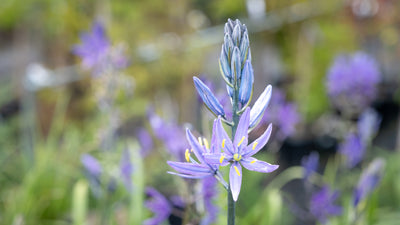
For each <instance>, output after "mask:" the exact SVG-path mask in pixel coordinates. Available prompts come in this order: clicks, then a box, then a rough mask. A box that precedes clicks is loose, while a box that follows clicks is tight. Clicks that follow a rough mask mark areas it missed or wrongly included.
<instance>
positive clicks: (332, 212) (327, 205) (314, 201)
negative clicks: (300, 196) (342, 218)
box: [310, 186, 342, 224]
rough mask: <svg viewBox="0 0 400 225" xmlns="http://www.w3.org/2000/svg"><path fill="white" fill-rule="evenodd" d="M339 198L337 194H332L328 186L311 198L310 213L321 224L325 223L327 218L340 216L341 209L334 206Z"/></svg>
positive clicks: (336, 192)
mask: <svg viewBox="0 0 400 225" xmlns="http://www.w3.org/2000/svg"><path fill="white" fill-rule="evenodd" d="M338 197H339V192H338V191H335V192H332V191H331V190H330V188H329V187H328V186H324V187H322V189H321V190H320V191H318V192H316V193H314V194H313V195H312V196H311V201H310V212H311V214H312V215H313V216H314V217H315V218H316V219H317V220H318V221H319V222H320V223H322V224H325V223H326V222H327V219H328V217H330V216H337V215H340V214H342V207H340V206H337V205H334V202H335V200H336V199H337V198H338Z"/></svg>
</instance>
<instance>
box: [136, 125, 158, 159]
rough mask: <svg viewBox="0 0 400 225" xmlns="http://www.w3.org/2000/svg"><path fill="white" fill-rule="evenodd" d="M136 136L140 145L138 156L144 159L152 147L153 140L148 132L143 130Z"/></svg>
mask: <svg viewBox="0 0 400 225" xmlns="http://www.w3.org/2000/svg"><path fill="white" fill-rule="evenodd" d="M136 136H137V138H138V141H139V145H140V155H141V156H142V157H143V158H144V157H146V156H147V155H148V154H149V153H150V152H151V150H152V149H153V147H154V145H153V139H152V137H151V135H150V134H149V132H148V131H147V130H146V129H144V128H141V129H139V130H138V132H137V134H136Z"/></svg>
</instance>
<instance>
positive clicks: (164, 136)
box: [148, 110, 188, 161]
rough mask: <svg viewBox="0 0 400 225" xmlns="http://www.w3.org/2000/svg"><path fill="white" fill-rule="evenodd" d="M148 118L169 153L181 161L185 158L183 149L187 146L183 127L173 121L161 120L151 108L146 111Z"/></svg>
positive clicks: (155, 133)
mask: <svg viewBox="0 0 400 225" xmlns="http://www.w3.org/2000/svg"><path fill="white" fill-rule="evenodd" d="M148 118H149V120H150V125H151V127H152V129H153V132H154V135H155V136H156V137H157V138H158V139H160V140H161V141H163V142H164V144H165V146H166V148H167V150H168V152H169V153H170V154H171V155H173V156H174V157H175V158H176V159H177V160H179V161H183V160H184V159H185V157H184V156H185V150H186V147H187V146H188V143H187V142H186V141H185V132H184V130H183V128H181V127H179V126H178V125H176V124H174V123H171V122H170V123H167V122H165V121H163V120H162V119H161V118H160V117H159V116H157V115H156V114H155V113H154V112H153V111H152V110H149V111H148Z"/></svg>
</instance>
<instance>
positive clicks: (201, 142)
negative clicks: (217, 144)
mask: <svg viewBox="0 0 400 225" xmlns="http://www.w3.org/2000/svg"><path fill="white" fill-rule="evenodd" d="M198 140H199V144H200V146H203V141H202V140H201V137H199V138H198Z"/></svg>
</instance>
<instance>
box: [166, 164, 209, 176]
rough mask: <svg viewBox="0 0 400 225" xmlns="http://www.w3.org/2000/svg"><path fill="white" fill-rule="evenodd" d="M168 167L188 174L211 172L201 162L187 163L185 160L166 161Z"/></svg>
mask: <svg viewBox="0 0 400 225" xmlns="http://www.w3.org/2000/svg"><path fill="white" fill-rule="evenodd" d="M167 163H168V165H169V166H170V167H172V168H173V169H174V170H176V171H178V172H179V173H183V174H188V175H206V174H212V171H211V170H210V167H208V166H206V165H203V164H195V163H187V162H171V161H168V162H167Z"/></svg>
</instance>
